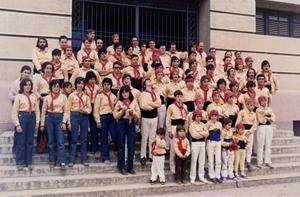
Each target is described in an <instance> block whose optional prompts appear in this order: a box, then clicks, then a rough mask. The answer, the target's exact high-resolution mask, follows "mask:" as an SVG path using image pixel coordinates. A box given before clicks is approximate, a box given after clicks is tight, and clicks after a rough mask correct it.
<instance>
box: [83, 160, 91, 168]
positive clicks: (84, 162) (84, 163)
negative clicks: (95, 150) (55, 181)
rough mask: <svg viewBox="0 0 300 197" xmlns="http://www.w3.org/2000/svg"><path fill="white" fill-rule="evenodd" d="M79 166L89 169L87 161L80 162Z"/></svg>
mask: <svg viewBox="0 0 300 197" xmlns="http://www.w3.org/2000/svg"><path fill="white" fill-rule="evenodd" d="M81 164H82V165H84V167H89V166H90V164H89V163H88V162H87V161H82V162H81Z"/></svg>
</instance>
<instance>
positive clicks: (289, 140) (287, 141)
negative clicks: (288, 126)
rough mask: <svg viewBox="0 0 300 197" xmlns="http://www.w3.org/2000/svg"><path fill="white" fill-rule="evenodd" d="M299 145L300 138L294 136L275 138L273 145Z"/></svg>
mask: <svg viewBox="0 0 300 197" xmlns="http://www.w3.org/2000/svg"><path fill="white" fill-rule="evenodd" d="M292 144H293V145H299V144H300V137H298V136H293V137H284V138H273V140H272V145H273V146H279V145H292Z"/></svg>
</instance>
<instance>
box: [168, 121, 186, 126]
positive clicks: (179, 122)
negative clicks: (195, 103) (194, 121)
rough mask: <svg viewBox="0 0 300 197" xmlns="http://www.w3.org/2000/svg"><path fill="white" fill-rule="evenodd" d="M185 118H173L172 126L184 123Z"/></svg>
mask: <svg viewBox="0 0 300 197" xmlns="http://www.w3.org/2000/svg"><path fill="white" fill-rule="evenodd" d="M184 123H185V120H183V119H173V120H171V125H172V126H177V125H184Z"/></svg>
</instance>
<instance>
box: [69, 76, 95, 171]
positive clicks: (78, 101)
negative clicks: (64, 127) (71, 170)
mask: <svg viewBox="0 0 300 197" xmlns="http://www.w3.org/2000/svg"><path fill="white" fill-rule="evenodd" d="M84 89H85V79H84V78H82V77H78V78H77V79H76V80H75V91H74V92H73V93H72V94H70V96H69V98H68V109H69V110H70V120H71V151H70V163H69V167H73V165H74V162H75V156H76V148H77V139H78V131H79V128H80V159H81V163H82V164H83V165H84V166H89V164H88V163H87V135H88V125H89V119H88V114H89V113H91V111H92V107H91V102H90V98H89V97H88V96H87V95H85V94H84V92H83V91H84Z"/></svg>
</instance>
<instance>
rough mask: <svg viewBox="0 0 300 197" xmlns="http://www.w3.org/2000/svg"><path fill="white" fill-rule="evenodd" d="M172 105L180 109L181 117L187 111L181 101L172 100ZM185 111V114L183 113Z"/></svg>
mask: <svg viewBox="0 0 300 197" xmlns="http://www.w3.org/2000/svg"><path fill="white" fill-rule="evenodd" d="M174 105H175V106H176V107H178V109H179V110H180V113H181V117H182V118H183V117H184V116H185V115H186V114H187V111H186V109H185V108H184V107H183V103H180V104H179V103H177V102H174ZM184 113H185V114H184Z"/></svg>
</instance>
